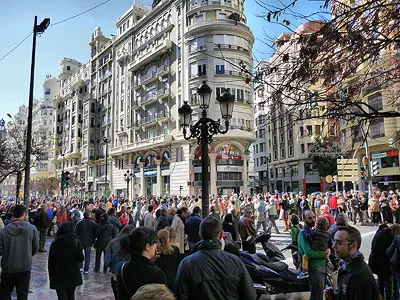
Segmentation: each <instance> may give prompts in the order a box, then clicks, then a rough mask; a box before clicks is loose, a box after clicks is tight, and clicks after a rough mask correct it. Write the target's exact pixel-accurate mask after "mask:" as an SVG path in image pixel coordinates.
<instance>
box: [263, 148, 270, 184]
mask: <svg viewBox="0 0 400 300" xmlns="http://www.w3.org/2000/svg"><path fill="white" fill-rule="evenodd" d="M270 163H271V157H270V156H269V154H268V156H267V157H266V158H265V161H264V164H266V165H267V192H269V164H270Z"/></svg>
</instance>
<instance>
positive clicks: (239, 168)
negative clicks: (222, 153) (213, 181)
mask: <svg viewBox="0 0 400 300" xmlns="http://www.w3.org/2000/svg"><path fill="white" fill-rule="evenodd" d="M217 172H243V166H221V165H218V166H217Z"/></svg>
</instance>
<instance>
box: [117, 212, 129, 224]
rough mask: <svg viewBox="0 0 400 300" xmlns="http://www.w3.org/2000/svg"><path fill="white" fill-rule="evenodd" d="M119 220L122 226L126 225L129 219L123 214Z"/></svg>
mask: <svg viewBox="0 0 400 300" xmlns="http://www.w3.org/2000/svg"><path fill="white" fill-rule="evenodd" d="M119 220H120V221H121V223H122V224H123V225H128V224H129V218H128V217H127V216H126V213H123V214H122V215H121V217H120V218H119Z"/></svg>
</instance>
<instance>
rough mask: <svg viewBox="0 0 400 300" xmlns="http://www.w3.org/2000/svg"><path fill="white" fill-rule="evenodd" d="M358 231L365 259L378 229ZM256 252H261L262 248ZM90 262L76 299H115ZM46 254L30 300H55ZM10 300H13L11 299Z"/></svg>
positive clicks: (36, 264)
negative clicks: (50, 284)
mask: <svg viewBox="0 0 400 300" xmlns="http://www.w3.org/2000/svg"><path fill="white" fill-rule="evenodd" d="M277 224H278V226H279V229H280V231H281V232H283V223H282V222H280V221H278V223H277ZM357 228H358V229H359V230H360V231H361V233H362V237H363V243H362V246H361V251H362V253H363V254H364V256H365V257H366V259H368V255H369V252H370V245H371V241H372V237H373V235H374V233H375V231H376V229H377V227H374V226H357ZM272 240H273V241H274V242H275V243H276V244H277V245H278V246H279V247H282V248H283V247H284V246H286V245H287V244H288V243H290V235H289V234H288V233H281V234H279V235H276V234H273V236H272ZM50 243H51V239H48V240H47V243H46V250H48V249H49V247H50ZM258 251H262V249H261V247H259V248H258ZM91 257H92V262H91V266H90V271H89V274H87V275H84V277H83V279H84V280H83V285H82V286H80V287H78V288H77V290H76V299H78V300H79V299H85V300H101V299H114V297H113V295H112V290H111V285H110V276H111V275H110V274H104V273H102V272H100V273H95V272H93V267H94V257H95V253H94V251H92V256H91ZM285 257H287V260H286V262H287V263H288V264H289V266H290V267H293V264H292V261H291V258H290V253H289V252H287V253H285ZM47 258H48V256H47V253H38V254H36V255H35V256H34V258H33V269H32V277H31V286H30V295H29V299H41V300H45V299H56V298H57V297H56V293H55V291H54V290H50V289H49V281H48V275H47ZM308 297H309V294H308V293H302V294H288V295H276V296H264V297H263V298H262V299H308ZM13 299H16V297H15V298H13Z"/></svg>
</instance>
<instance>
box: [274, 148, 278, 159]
mask: <svg viewBox="0 0 400 300" xmlns="http://www.w3.org/2000/svg"><path fill="white" fill-rule="evenodd" d="M277 159H278V151H277V150H274V160H277Z"/></svg>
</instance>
